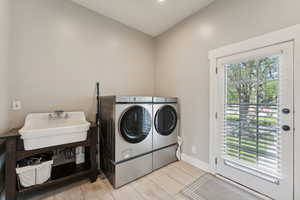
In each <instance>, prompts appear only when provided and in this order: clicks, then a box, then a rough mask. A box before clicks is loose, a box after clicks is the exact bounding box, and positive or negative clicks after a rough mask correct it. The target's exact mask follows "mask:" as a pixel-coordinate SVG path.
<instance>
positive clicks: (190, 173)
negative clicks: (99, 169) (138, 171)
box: [20, 161, 206, 200]
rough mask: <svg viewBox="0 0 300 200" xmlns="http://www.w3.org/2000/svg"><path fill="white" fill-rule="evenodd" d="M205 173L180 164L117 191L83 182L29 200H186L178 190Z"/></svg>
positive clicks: (101, 182) (104, 182) (104, 184)
mask: <svg viewBox="0 0 300 200" xmlns="http://www.w3.org/2000/svg"><path fill="white" fill-rule="evenodd" d="M205 173H206V172H204V171H202V170H200V169H198V168H195V167H193V166H191V165H189V164H187V163H185V162H183V161H178V162H175V163H173V164H170V165H168V166H166V167H163V168H161V169H159V170H157V171H155V172H153V173H151V174H149V175H147V176H145V177H142V178H140V179H138V180H136V181H134V182H132V183H129V184H127V185H125V186H123V187H121V188H119V189H117V190H115V189H113V188H112V186H111V185H110V183H109V182H108V180H106V179H100V178H99V179H98V180H97V181H96V182H95V183H90V182H88V181H87V180H86V181H81V182H77V183H74V184H71V185H69V186H66V187H61V188H59V189H56V190H51V191H47V192H46V191H41V192H39V193H36V194H34V196H26V197H25V196H24V197H21V198H20V199H22V200H23V199H26V200H27V199H30V200H171V199H175V200H187V198H185V197H184V196H183V195H181V194H180V191H181V190H182V189H183V188H184V187H185V186H186V185H188V184H190V183H192V182H193V181H195V180H196V179H197V178H199V177H200V176H202V175H204V174H205Z"/></svg>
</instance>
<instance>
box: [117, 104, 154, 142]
mask: <svg viewBox="0 0 300 200" xmlns="http://www.w3.org/2000/svg"><path fill="white" fill-rule="evenodd" d="M120 132H121V135H122V136H123V138H124V139H125V140H126V141H127V142H130V143H139V142H141V141H143V140H144V139H145V138H146V137H147V136H148V135H149V134H150V133H151V114H150V113H149V112H148V110H147V109H145V108H144V107H142V106H138V105H137V106H131V107H129V108H128V109H127V110H126V111H125V112H124V113H123V115H122V116H121V118H120Z"/></svg>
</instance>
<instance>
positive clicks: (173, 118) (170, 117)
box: [154, 105, 177, 136]
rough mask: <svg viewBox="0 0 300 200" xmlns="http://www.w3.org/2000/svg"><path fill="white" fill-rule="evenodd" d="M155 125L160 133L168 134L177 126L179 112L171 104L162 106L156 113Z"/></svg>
mask: <svg viewBox="0 0 300 200" xmlns="http://www.w3.org/2000/svg"><path fill="white" fill-rule="evenodd" d="M154 126H155V129H156V131H157V133H159V134H160V135H164V136H168V135H170V134H171V133H173V131H174V130H175V128H176V126H177V112H176V110H175V108H173V107H172V106H170V105H166V106H163V107H161V108H160V109H159V110H158V111H157V112H156V114H155V118H154Z"/></svg>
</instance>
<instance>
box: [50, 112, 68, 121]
mask: <svg viewBox="0 0 300 200" xmlns="http://www.w3.org/2000/svg"><path fill="white" fill-rule="evenodd" d="M63 114H65V115H64V116H63ZM63 117H64V118H65V119H68V118H69V115H68V113H65V111H63V110H55V111H54V112H53V113H50V114H49V119H50V120H51V119H62V118H63Z"/></svg>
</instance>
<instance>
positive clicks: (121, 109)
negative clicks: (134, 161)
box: [115, 103, 152, 162]
mask: <svg viewBox="0 0 300 200" xmlns="http://www.w3.org/2000/svg"><path fill="white" fill-rule="evenodd" d="M115 113H116V119H117V120H116V123H117V124H116V126H115V128H116V130H115V133H116V137H115V145H116V146H115V161H116V162H119V161H122V160H127V159H130V158H132V157H136V156H139V155H142V154H146V153H149V152H151V151H152V106H151V104H140V103H138V104H132V103H124V104H122V103H118V104H116V112H115Z"/></svg>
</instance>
